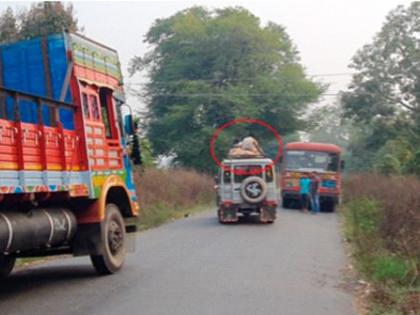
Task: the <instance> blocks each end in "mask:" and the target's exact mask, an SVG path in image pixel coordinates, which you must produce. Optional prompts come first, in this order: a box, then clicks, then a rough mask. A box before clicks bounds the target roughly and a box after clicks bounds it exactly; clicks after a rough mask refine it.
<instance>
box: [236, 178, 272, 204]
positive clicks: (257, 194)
mask: <svg viewBox="0 0 420 315" xmlns="http://www.w3.org/2000/svg"><path fill="white" fill-rule="evenodd" d="M241 196H242V198H243V199H244V200H245V201H246V202H249V203H254V204H255V203H259V202H261V201H263V200H264V199H265V197H266V196H267V183H266V182H265V181H264V180H263V179H262V178H260V177H257V176H250V177H247V178H246V179H244V181H243V182H242V184H241Z"/></svg>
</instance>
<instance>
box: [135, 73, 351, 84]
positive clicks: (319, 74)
mask: <svg viewBox="0 0 420 315" xmlns="http://www.w3.org/2000/svg"><path fill="white" fill-rule="evenodd" d="M354 74H355V73H353V72H337V73H315V74H308V75H307V76H308V77H337V76H351V75H354ZM272 79H273V80H274V81H279V82H291V81H295V80H294V79H293V78H272ZM256 80H257V78H241V79H237V78H225V79H217V78H213V79H210V78H207V79H173V80H170V79H169V80H153V82H154V83H169V84H180V83H185V82H221V83H225V82H248V83H253V82H256ZM147 83H148V82H144V83H139V82H132V83H129V85H145V84H147Z"/></svg>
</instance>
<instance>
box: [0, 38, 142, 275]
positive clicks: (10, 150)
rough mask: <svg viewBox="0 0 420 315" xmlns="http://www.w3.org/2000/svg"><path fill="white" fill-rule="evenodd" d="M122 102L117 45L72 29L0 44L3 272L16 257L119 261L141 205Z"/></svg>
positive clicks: (105, 265) (100, 268)
mask: <svg viewBox="0 0 420 315" xmlns="http://www.w3.org/2000/svg"><path fill="white" fill-rule="evenodd" d="M123 103H124V93H123V88H122V76H121V69H120V63H119V60H118V54H117V52H116V51H115V50H113V49H111V48H108V47H106V46H104V45H102V44H99V43H97V42H95V41H92V40H90V39H87V38H86V37H84V36H80V35H76V34H70V33H62V34H56V35H51V36H48V37H42V38H35V39H31V40H26V41H21V42H16V43H12V44H8V45H2V46H0V277H4V276H7V275H8V274H9V273H10V272H11V271H12V269H13V266H14V264H15V260H16V258H18V257H33V256H35V257H38V256H47V255H57V254H73V255H75V256H79V255H90V257H91V260H92V263H93V265H94V267H95V268H96V270H97V272H98V273H99V274H109V273H114V272H116V271H118V270H119V269H120V268H121V267H122V265H123V262H124V256H125V253H126V250H128V249H129V248H128V247H129V246H128V245H130V244H131V243H130V242H128V238H127V235H126V233H129V232H134V231H135V230H136V224H135V223H136V222H135V217H136V216H138V210H139V207H138V204H137V197H136V191H135V186H134V182H133V176H132V165H131V161H130V159H129V156H128V153H127V145H126V143H127V139H129V138H130V136H131V135H132V134H133V130H132V118H131V116H130V115H128V116H126V118H128V119H125V121H124V120H123V118H122V113H121V107H122V105H123ZM131 247H132V246H131Z"/></svg>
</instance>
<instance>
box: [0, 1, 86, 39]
mask: <svg viewBox="0 0 420 315" xmlns="http://www.w3.org/2000/svg"><path fill="white" fill-rule="evenodd" d="M0 30H1V32H0V44H5V43H9V42H13V41H17V40H22V39H30V38H33V37H38V36H45V35H50V34H55V33H61V32H63V31H64V30H68V31H70V32H76V31H79V30H80V29H79V27H78V25H77V19H76V18H75V15H74V11H73V5H72V4H67V5H65V4H63V3H62V2H59V1H54V2H51V1H45V2H37V3H33V4H32V5H31V6H30V8H29V9H26V10H23V11H22V12H20V13H19V14H14V13H13V10H12V9H11V8H7V9H6V11H4V12H3V14H2V15H0Z"/></svg>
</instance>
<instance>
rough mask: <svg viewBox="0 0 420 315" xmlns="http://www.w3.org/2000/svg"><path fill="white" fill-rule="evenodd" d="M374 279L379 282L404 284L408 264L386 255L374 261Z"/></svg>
mask: <svg viewBox="0 0 420 315" xmlns="http://www.w3.org/2000/svg"><path fill="white" fill-rule="evenodd" d="M373 266H374V271H373V275H372V276H373V279H375V280H376V281H379V282H384V283H386V282H389V281H393V282H398V283H400V282H402V281H403V280H404V278H405V276H406V274H407V266H406V263H405V262H404V261H403V260H402V259H399V258H398V257H396V256H391V255H384V256H379V257H376V258H375V259H374V261H373Z"/></svg>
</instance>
